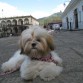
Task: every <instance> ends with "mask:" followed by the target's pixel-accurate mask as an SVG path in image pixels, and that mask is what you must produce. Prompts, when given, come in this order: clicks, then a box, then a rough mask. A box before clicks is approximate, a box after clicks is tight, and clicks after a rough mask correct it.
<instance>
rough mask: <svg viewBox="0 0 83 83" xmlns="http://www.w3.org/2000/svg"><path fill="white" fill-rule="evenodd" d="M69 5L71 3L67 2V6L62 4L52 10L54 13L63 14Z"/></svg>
mask: <svg viewBox="0 0 83 83" xmlns="http://www.w3.org/2000/svg"><path fill="white" fill-rule="evenodd" d="M68 4H69V2H66V3H65V5H64V4H60V5H58V6H56V8H54V9H53V10H52V13H57V12H60V11H62V12H63V11H64V10H65V8H66V7H67V5H68Z"/></svg>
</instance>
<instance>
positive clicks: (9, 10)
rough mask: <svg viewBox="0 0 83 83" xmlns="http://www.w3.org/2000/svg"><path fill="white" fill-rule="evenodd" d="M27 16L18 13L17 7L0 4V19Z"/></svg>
mask: <svg viewBox="0 0 83 83" xmlns="http://www.w3.org/2000/svg"><path fill="white" fill-rule="evenodd" d="M19 15H20V16H21V15H27V13H26V12H23V11H20V10H19V9H18V8H17V7H14V6H12V5H10V4H7V3H3V2H0V17H11V16H19Z"/></svg>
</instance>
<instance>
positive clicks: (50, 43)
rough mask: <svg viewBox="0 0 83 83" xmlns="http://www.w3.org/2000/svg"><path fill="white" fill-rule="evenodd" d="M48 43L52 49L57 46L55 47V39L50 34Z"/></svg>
mask: <svg viewBox="0 0 83 83" xmlns="http://www.w3.org/2000/svg"><path fill="white" fill-rule="evenodd" d="M47 43H48V46H49V48H50V50H54V48H55V47H54V41H53V39H52V36H51V35H49V36H48V37H47Z"/></svg>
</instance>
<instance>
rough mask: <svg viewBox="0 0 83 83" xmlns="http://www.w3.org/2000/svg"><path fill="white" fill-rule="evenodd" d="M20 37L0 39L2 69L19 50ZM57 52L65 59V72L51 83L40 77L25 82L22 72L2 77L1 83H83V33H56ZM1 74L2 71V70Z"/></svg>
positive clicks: (0, 77)
mask: <svg viewBox="0 0 83 83" xmlns="http://www.w3.org/2000/svg"><path fill="white" fill-rule="evenodd" d="M18 40H19V37H8V38H1V39H0V67H1V64H2V63H3V62H5V61H7V60H8V59H9V58H10V57H12V55H13V54H14V52H15V51H16V50H17V49H18V48H19V46H18ZM54 42H55V45H56V49H55V51H56V52H57V53H58V54H59V56H60V57H61V58H62V59H63V72H62V73H61V74H60V76H58V77H56V78H55V79H54V80H52V81H49V82H44V81H43V80H41V79H40V78H39V77H38V78H36V79H35V80H33V81H23V80H22V79H21V77H20V72H19V71H16V72H14V73H11V74H8V75H4V76H0V83H83V31H60V32H55V33H54ZM0 72H1V70H0Z"/></svg>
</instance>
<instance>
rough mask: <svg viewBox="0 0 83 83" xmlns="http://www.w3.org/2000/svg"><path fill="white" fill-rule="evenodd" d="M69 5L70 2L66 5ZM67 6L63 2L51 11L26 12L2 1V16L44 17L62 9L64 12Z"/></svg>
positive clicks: (0, 5)
mask: <svg viewBox="0 0 83 83" xmlns="http://www.w3.org/2000/svg"><path fill="white" fill-rule="evenodd" d="M67 5H68V3H66V6H67ZM66 6H65V7H64V5H63V4H60V5H58V6H57V7H56V8H54V9H53V10H52V11H51V12H47V11H40V10H37V11H33V12H28V11H27V12H24V11H23V10H19V9H18V8H17V7H15V6H12V5H10V4H8V3H4V2H0V17H11V16H12V17H13V16H24V15H30V14H31V15H32V16H34V17H35V18H42V17H46V16H49V15H51V14H53V13H56V12H60V11H62V12H63V11H64V9H65V8H66ZM2 10H3V11H2Z"/></svg>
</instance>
